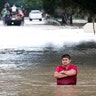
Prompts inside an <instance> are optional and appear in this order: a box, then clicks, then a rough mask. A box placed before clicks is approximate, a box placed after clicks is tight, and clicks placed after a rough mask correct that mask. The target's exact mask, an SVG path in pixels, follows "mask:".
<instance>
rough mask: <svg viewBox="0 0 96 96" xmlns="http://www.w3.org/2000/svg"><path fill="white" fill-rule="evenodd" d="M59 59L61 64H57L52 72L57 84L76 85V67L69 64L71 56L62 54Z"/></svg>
mask: <svg viewBox="0 0 96 96" xmlns="http://www.w3.org/2000/svg"><path fill="white" fill-rule="evenodd" d="M61 59H62V65H60V66H58V67H57V68H56V70H55V72H54V77H55V78H56V79H57V85H76V82H77V73H78V70H77V67H76V66H75V65H73V64H71V57H70V55H69V54H64V55H63V56H62V58H61Z"/></svg>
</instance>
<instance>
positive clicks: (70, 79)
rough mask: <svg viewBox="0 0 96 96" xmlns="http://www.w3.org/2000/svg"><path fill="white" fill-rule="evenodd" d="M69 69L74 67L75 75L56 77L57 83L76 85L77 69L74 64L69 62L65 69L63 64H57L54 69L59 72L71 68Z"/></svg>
mask: <svg viewBox="0 0 96 96" xmlns="http://www.w3.org/2000/svg"><path fill="white" fill-rule="evenodd" d="M71 69H74V70H75V71H76V75H74V76H68V77H64V78H58V79H57V85H76V82H77V71H78V70H77V67H76V66H74V65H72V64H70V65H69V66H68V68H67V69H66V68H65V67H63V66H58V67H57V68H56V70H55V71H56V72H60V71H63V70H66V71H67V70H71Z"/></svg>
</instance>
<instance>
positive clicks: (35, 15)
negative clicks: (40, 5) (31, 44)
mask: <svg viewBox="0 0 96 96" xmlns="http://www.w3.org/2000/svg"><path fill="white" fill-rule="evenodd" d="M29 20H30V21H32V20H39V21H42V12H41V11H40V10H31V12H30V13H29Z"/></svg>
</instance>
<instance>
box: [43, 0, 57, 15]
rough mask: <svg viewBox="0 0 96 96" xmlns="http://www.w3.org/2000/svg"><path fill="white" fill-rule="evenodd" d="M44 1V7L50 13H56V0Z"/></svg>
mask: <svg viewBox="0 0 96 96" xmlns="http://www.w3.org/2000/svg"><path fill="white" fill-rule="evenodd" d="M42 1H43V9H44V10H45V11H46V12H47V13H48V14H50V15H54V12H55V8H56V6H55V5H56V3H55V1H56V0H42Z"/></svg>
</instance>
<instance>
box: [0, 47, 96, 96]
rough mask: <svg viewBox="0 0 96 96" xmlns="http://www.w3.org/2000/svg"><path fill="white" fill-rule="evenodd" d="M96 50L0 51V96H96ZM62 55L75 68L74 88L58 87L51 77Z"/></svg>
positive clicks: (76, 48) (68, 48) (66, 48)
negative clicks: (76, 79) (66, 57)
mask: <svg viewBox="0 0 96 96" xmlns="http://www.w3.org/2000/svg"><path fill="white" fill-rule="evenodd" d="M95 52H96V49H95V47H94V48H82V49H80V48H78V47H76V46H75V47H73V46H71V47H68V46H66V47H64V48H63V47H62V48H61V49H58V50H57V49H55V48H51V47H50V46H49V47H47V48H44V49H42V50H35V51H34V50H29V49H27V50H25V49H2V50H0V96H96V92H95V90H96V70H95V67H96V65H95V64H96V63H95V58H96V53H95ZM63 53H69V54H71V55H72V60H73V61H72V62H73V63H74V64H76V65H77V66H78V69H79V74H78V82H77V85H76V86H75V85H74V86H70V85H68V86H59V85H58V86H57V85H56V80H55V78H54V77H53V73H54V70H55V68H56V66H58V65H59V64H60V62H61V61H60V58H61V55H62V54H63Z"/></svg>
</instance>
